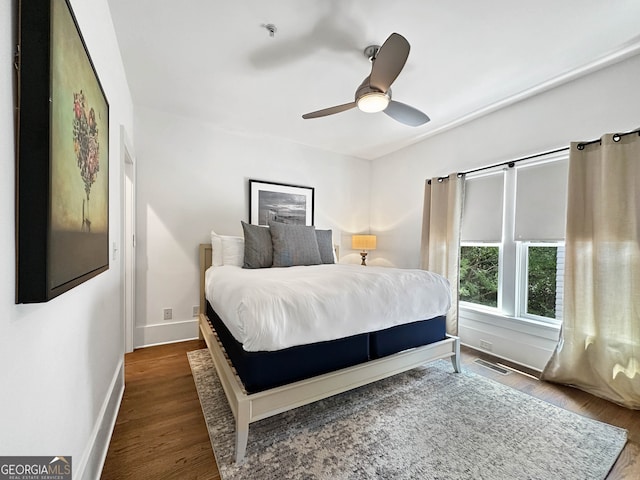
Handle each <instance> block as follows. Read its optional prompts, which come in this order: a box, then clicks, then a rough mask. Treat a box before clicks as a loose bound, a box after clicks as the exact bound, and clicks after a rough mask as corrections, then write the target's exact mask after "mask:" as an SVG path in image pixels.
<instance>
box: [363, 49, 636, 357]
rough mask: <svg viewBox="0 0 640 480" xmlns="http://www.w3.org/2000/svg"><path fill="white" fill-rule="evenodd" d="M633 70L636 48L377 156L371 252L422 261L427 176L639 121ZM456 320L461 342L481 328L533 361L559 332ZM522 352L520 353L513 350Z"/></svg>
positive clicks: (472, 340) (503, 348)
mask: <svg viewBox="0 0 640 480" xmlns="http://www.w3.org/2000/svg"><path fill="white" fill-rule="evenodd" d="M638 78H640V56H634V57H631V58H629V59H627V60H624V61H622V62H620V63H617V64H614V65H612V66H610V67H607V68H605V69H603V70H599V71H596V72H594V73H591V74H590V75H588V76H585V77H582V78H579V79H577V80H574V81H572V82H570V83H567V84H564V85H561V86H559V87H556V88H554V89H552V90H548V91H546V92H544V93H541V94H539V95H537V96H534V97H531V98H529V99H527V100H524V101H522V102H519V103H516V104H513V105H511V106H509V107H506V108H504V109H502V110H498V111H496V112H494V113H491V114H489V115H487V116H484V117H481V118H479V119H476V120H474V121H472V122H469V123H466V124H464V125H461V126H459V127H457V128H455V129H452V130H448V131H445V132H443V133H441V134H439V135H436V136H433V137H431V138H427V139H426V140H424V141H422V142H420V143H418V144H415V145H412V146H410V147H407V148H405V149H403V150H401V151H398V152H395V153H393V154H390V155H387V156H385V157H383V158H380V159H378V160H375V161H374V162H373V164H372V183H371V191H372V202H371V230H372V232H373V233H377V234H378V248H379V249H380V250H377V251H376V253H377V254H379V255H383V256H384V257H385V258H387V259H388V260H389V263H390V264H392V265H395V266H399V267H418V266H419V265H420V235H421V226H422V202H423V193H424V181H425V179H428V178H431V177H434V176H441V175H447V174H449V173H451V172H455V171H464V170H468V169H472V168H475V167H481V166H485V165H490V164H494V163H499V162H502V161H507V160H511V159H515V158H518V157H521V156H526V155H531V154H535V153H540V152H543V151H546V150H550V149H554V148H558V147H564V146H568V145H569V142H571V141H577V140H591V139H594V138H599V137H600V136H601V135H602V134H604V133H607V132H624V131H629V130H633V129H635V128H637V127H639V126H640V116H639V115H638V112H640V91H639V90H638V88H637V79H638ZM460 326H461V336H462V340H463V342H465V343H468V344H471V345H473V346H478V343H479V339H480V338H483V337H482V336H483V335H484V336H485V337H487V338H486V340H491V341H492V342H493V343H494V346H495V344H496V343H498V344H499V345H498V350H497V351H495V350H494V353H498V355H502V356H504V357H507V358H510V359H514V360H516V361H519V362H520V363H523V364H528V365H531V366H533V367H535V368H542V367H543V366H544V364H545V362H546V358H548V355H549V354H550V353H551V349H553V347H554V346H555V339H556V338H557V332H555V333H554V334H551V333H550V332H549V331H548V330H547V329H542V330H539V331H538V332H537V333H535V332H534V333H533V334H532V335H526V336H524V337H522V336H521V335H519V334H517V333H515V332H514V331H510V330H509V328H505V327H504V326H501V327H497V326H496V325H495V324H493V325H489V326H487V325H486V324H485V325H481V326H479V325H478V324H473V325H472V324H471V319H468V318H461V320H460ZM472 327H473V328H475V329H476V331H475V332H476V333H472V332H471V328H472ZM465 328H467V330H466V332H465ZM478 332H479V333H478ZM465 334H466V337H465ZM534 337H535V338H534ZM519 352H522V356H521V357H518V358H513V357H514V355H516V356H517V355H518V354H519Z"/></svg>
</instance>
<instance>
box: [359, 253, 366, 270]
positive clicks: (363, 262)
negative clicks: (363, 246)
mask: <svg viewBox="0 0 640 480" xmlns="http://www.w3.org/2000/svg"><path fill="white" fill-rule="evenodd" d="M360 256H361V257H362V263H361V264H360V265H363V266H365V267H366V266H367V262H366V259H367V252H360Z"/></svg>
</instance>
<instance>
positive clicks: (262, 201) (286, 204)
mask: <svg viewBox="0 0 640 480" xmlns="http://www.w3.org/2000/svg"><path fill="white" fill-rule="evenodd" d="M314 195H315V189H314V188H313V187H305V186H302V185H291V184H287V183H276V182H265V181H262V180H251V179H250V180H249V223H251V224H253V225H268V224H269V222H270V221H276V222H281V223H289V224H295V225H313V224H314V218H313V217H314Z"/></svg>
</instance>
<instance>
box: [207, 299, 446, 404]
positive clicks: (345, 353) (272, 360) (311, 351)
mask: <svg viewBox="0 0 640 480" xmlns="http://www.w3.org/2000/svg"><path fill="white" fill-rule="evenodd" d="M207 317H208V319H209V323H210V324H211V326H212V327H213V329H214V330H215V331H216V333H217V334H218V337H219V338H220V341H221V342H222V345H223V346H224V348H225V350H226V352H227V355H228V356H229V358H230V360H231V363H232V364H233V366H234V367H235V369H236V372H237V373H238V376H239V377H240V379H241V380H242V383H243V385H244V388H245V390H246V391H247V392H248V393H256V392H260V391H263V390H268V389H270V388H274V387H278V386H281V385H286V384H288V383H292V382H296V381H298V380H303V379H305V378H311V377H314V376H317V375H321V374H323V373H328V372H332V371H335V370H340V369H341V368H346V367H350V366H353V365H357V364H359V363H364V362H367V361H368V360H371V359H375V358H381V357H384V356H387V355H392V354H394V353H397V352H400V351H402V350H407V349H409V348H414V347H418V346H420V345H427V344H429V343H433V342H438V341H440V340H444V339H445V337H446V331H445V328H446V324H445V317H444V316H440V317H435V318H432V319H429V320H421V321H417V322H413V323H408V324H405V325H398V326H396V327H392V328H388V329H385V330H379V331H376V332H371V333H363V334H360V335H354V336H351V337H346V338H339V339H337V340H331V341H327V342H317V343H311V344H308V345H300V346H296V347H291V348H286V349H283V350H277V351H273V352H247V351H245V350H244V349H243V348H242V344H241V343H240V342H238V341H237V340H236V339H235V338H234V337H233V335H232V334H231V332H229V329H228V328H227V327H226V325H225V324H224V322H223V321H222V320H221V319H220V317H219V316H218V314H217V313H216V312H215V311H214V310H213V308H212V307H211V305H210V304H209V302H207Z"/></svg>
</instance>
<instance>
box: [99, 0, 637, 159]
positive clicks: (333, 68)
mask: <svg viewBox="0 0 640 480" xmlns="http://www.w3.org/2000/svg"><path fill="white" fill-rule="evenodd" d="M108 2H109V5H110V8H111V12H112V16H113V21H114V25H115V30H116V35H117V37H118V42H119V44H120V49H121V51H122V58H123V61H124V65H125V70H126V74H127V78H128V81H129V85H130V88H131V92H132V95H133V102H134V104H135V105H140V106H145V107H150V108H154V109H159V110H162V111H167V112H170V113H173V114H178V115H185V116H189V117H193V118H196V119H199V120H203V121H206V122H209V123H211V124H212V125H214V126H217V127H219V128H222V129H225V130H227V131H233V132H240V133H250V134H252V135H257V136H266V137H273V138H281V139H286V140H287V141H292V142H296V143H300V144H305V145H310V146H312V147H315V148H321V149H325V150H329V151H333V152H338V153H343V154H346V155H352V156H356V157H360V158H365V159H374V158H378V157H380V156H382V155H385V154H387V153H390V152H392V151H395V150H397V149H399V148H402V147H404V146H406V145H409V144H411V143H415V142H417V141H419V140H420V139H422V138H425V137H426V136H428V135H431V134H433V133H434V132H436V131H441V130H443V129H445V128H448V127H449V126H451V125H455V124H458V123H460V122H462V121H464V120H465V119H468V118H472V117H474V116H477V115H479V114H480V113H481V112H485V111H488V110H491V109H492V108H495V107H496V106H497V105H500V104H503V103H504V102H505V101H509V99H514V98H516V97H517V98H519V97H521V96H523V92H525V93H524V94H526V92H534V91H537V89H540V88H542V86H544V85H547V86H548V85H550V84H553V83H554V81H553V80H554V79H558V78H559V77H563V78H569V77H570V76H571V72H574V71H576V70H580V69H583V67H585V66H588V65H594V62H595V64H600V63H602V62H603V59H610V58H614V57H615V56H616V55H619V54H620V52H621V51H626V52H629V51H631V52H632V53H635V52H638V51H639V50H640V49H639V48H637V47H638V44H640V22H639V20H640V1H638V0H609V1H606V2H605V1H602V0H562V1H558V0H537V1H533V2H531V1H529V2H523V1H520V2H516V1H513V0H485V1H477V0H458V1H456V2H446V1H442V0H399V1H396V2H389V1H385V2H382V1H379V0H368V1H359V0H278V1H265V0H243V1H216V0H186V1H185V0H135V1H131V0H108ZM269 23H271V24H275V25H276V27H277V32H276V33H275V35H274V36H273V37H271V36H270V35H269V32H268V31H267V29H266V28H264V25H265V24H269ZM393 32H398V33H400V34H402V35H403V36H404V37H406V38H407V40H408V41H409V43H410V44H411V52H410V54H409V59H408V61H407V63H406V65H405V67H404V70H403V71H402V73H401V74H400V76H399V77H398V78H397V80H396V81H395V82H394V84H393V98H394V100H398V101H400V102H403V103H407V104H409V105H411V106H413V107H415V108H417V109H419V110H422V111H424V112H425V113H427V114H428V115H429V116H430V117H431V122H429V123H427V124H425V125H423V126H420V127H409V126H405V125H402V124H400V123H398V122H396V121H394V120H393V119H391V118H390V117H388V116H387V115H385V114H383V113H377V114H367V113H363V112H361V111H359V110H358V109H353V110H349V111H347V112H343V113H340V114H337V115H332V116H329V117H324V118H318V119H311V120H303V119H302V117H301V115H302V114H303V113H307V112H311V111H315V110H319V109H322V108H326V107H330V106H333V105H338V104H342V103H347V102H350V101H353V97H354V93H355V90H356V88H357V87H358V85H359V84H360V82H362V80H363V79H364V78H365V77H366V76H367V75H368V74H369V72H370V69H371V65H370V63H369V61H368V59H367V58H366V57H365V56H364V54H363V50H364V48H365V47H367V46H368V45H371V44H378V45H380V44H382V43H383V42H384V40H385V39H386V38H387V37H388V36H389V35H390V34H391V33H393ZM625 49H626V50H625ZM550 81H551V82H550Z"/></svg>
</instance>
